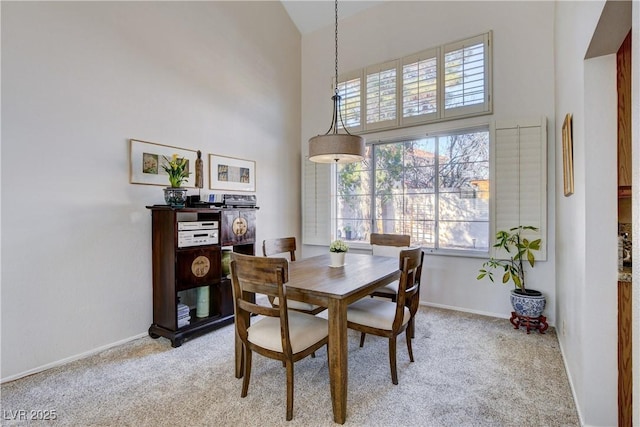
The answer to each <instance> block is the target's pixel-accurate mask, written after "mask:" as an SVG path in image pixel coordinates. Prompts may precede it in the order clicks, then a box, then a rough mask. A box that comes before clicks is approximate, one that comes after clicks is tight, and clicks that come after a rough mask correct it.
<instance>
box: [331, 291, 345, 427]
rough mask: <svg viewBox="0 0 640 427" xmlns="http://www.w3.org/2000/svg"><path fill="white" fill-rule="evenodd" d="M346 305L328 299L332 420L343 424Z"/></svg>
mask: <svg viewBox="0 0 640 427" xmlns="http://www.w3.org/2000/svg"><path fill="white" fill-rule="evenodd" d="M347 353H348V343H347V305H346V304H344V303H343V302H342V301H340V300H330V301H329V379H330V383H331V402H332V405H333V420H334V421H335V422H336V423H339V424H344V421H345V419H346V416H347V383H348V381H347Z"/></svg>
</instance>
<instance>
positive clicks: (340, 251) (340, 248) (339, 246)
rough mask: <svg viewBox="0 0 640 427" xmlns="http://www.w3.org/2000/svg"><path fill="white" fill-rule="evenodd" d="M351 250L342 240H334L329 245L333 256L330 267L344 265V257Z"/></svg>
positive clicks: (330, 253)
mask: <svg viewBox="0 0 640 427" xmlns="http://www.w3.org/2000/svg"><path fill="white" fill-rule="evenodd" d="M348 250H349V245H347V244H346V243H345V242H343V241H342V240H339V239H338V240H334V241H333V242H331V244H330V245H329V255H330V256H331V264H330V267H342V266H343V265H344V257H345V254H346V253H347V251H348Z"/></svg>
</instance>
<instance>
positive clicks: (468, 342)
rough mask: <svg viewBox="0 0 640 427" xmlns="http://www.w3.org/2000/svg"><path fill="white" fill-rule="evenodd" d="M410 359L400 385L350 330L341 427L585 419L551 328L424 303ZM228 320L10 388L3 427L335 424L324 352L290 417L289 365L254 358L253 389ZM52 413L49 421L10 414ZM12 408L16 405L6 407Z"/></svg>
mask: <svg viewBox="0 0 640 427" xmlns="http://www.w3.org/2000/svg"><path fill="white" fill-rule="evenodd" d="M416 326H417V332H416V338H415V340H414V344H413V351H414V356H415V363H409V358H408V355H407V350H406V342H405V339H404V335H403V337H402V338H400V340H399V342H398V376H399V384H398V385H397V386H394V385H393V384H392V383H391V377H390V373H389V361H388V342H387V340H385V339H382V338H377V337H372V336H367V340H366V343H365V346H364V348H359V347H358V338H359V337H358V335H357V334H356V333H355V332H353V331H350V332H349V386H348V390H349V394H348V410H347V421H346V423H345V424H344V425H345V426H434V427H435V426H456V427H458V426H525V427H526V426H532V427H533V426H536V427H537V426H579V421H578V417H577V413H576V409H575V405H574V402H573V399H572V396H571V392H570V389H569V384H568V380H567V376H566V373H565V371H564V366H563V363H562V358H561V355H560V351H559V346H558V340H557V337H556V335H555V331H554V330H553V329H551V328H550V329H549V330H548V331H547V333H546V334H545V335H541V334H538V333H537V332H535V333H533V332H532V333H531V334H529V335H527V334H526V333H525V332H524V331H522V330H515V329H513V327H512V326H511V325H510V324H509V321H508V320H505V319H496V318H491V317H484V316H478V315H473V314H466V313H459V312H453V311H448V310H442V309H435V308H429V307H421V309H420V312H419V313H418V316H417V325H416ZM233 336H234V331H233V325H230V326H227V327H224V328H222V329H220V330H217V331H215V332H212V333H209V334H206V335H203V336H200V337H198V338H194V339H192V340H189V341H186V342H185V343H184V344H183V345H182V346H181V347H179V348H175V349H174V348H171V345H170V343H169V341H168V340H166V339H164V338H160V339H157V340H153V339H151V338H149V337H145V338H141V339H137V340H135V341H132V342H130V343H127V344H125V345H122V346H119V347H117V348H113V349H110V350H107V351H104V352H102V353H99V354H97V355H94V356H91V357H88V358H85V359H83V360H80V361H76V362H72V363H69V364H67V365H65V366H62V367H58V368H53V369H50V370H48V371H46V372H42V373H39V374H36V375H32V376H30V377H27V378H23V379H20V380H17V381H13V382H10V383H7V384H3V385H2V387H1V389H0V392H1V393H2V414H3V419H2V422H1V424H2V425H38V426H41V425H55V426H330V425H334V423H333V415H332V411H331V401H330V395H329V379H328V369H327V358H326V356H327V354H326V349H323V350H322V351H320V352H318V353H317V357H316V358H315V359H312V358H306V359H304V360H302V361H300V362H298V363H296V365H295V396H294V413H293V416H294V418H293V421H290V422H287V421H285V372H284V368H283V367H282V365H281V364H280V363H279V362H276V361H273V360H269V359H266V358H263V357H261V356H260V355H257V354H255V355H254V362H253V372H252V375H251V384H250V386H249V395H248V396H247V397H246V398H244V399H241V398H240V388H241V383H242V381H241V380H239V379H236V378H235V377H234V358H233ZM19 410H24V411H26V413H27V414H29V412H30V411H32V410H33V411H38V410H41V411H42V410H55V412H56V416H57V419H56V420H55V421H51V422H31V423H27V422H25V421H15V420H11V419H7V418H11V414H15V413H16V412H15V411H19ZM9 411H11V412H9Z"/></svg>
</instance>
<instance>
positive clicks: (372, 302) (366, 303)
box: [347, 298, 411, 331]
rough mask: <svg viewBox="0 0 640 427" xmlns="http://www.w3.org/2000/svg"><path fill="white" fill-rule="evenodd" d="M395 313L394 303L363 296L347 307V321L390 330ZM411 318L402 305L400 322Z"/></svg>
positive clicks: (405, 321)
mask: <svg viewBox="0 0 640 427" xmlns="http://www.w3.org/2000/svg"><path fill="white" fill-rule="evenodd" d="M395 315H396V303H395V302H389V301H385V300H379V299H375V298H363V299H361V300H358V301H356V302H354V303H353V304H351V305H349V307H347V321H349V322H353V323H358V324H359V325H365V326H370V327H372V328H378V329H384V330H386V331H390V330H391V329H392V326H393V319H394V317H395ZM410 318H411V313H410V312H409V309H408V308H407V307H404V316H403V318H402V324H403V325H404V324H405V323H407V322H408V321H409V319H410Z"/></svg>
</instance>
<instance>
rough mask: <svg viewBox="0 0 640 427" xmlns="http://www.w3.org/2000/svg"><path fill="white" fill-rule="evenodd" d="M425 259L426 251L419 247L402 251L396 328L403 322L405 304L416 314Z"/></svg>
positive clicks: (394, 323)
mask: <svg viewBox="0 0 640 427" xmlns="http://www.w3.org/2000/svg"><path fill="white" fill-rule="evenodd" d="M423 261H424V252H422V249H421V248H419V247H416V248H410V249H405V250H403V251H401V252H400V265H401V267H400V282H399V284H398V296H397V299H396V316H395V319H394V321H393V325H394V326H393V327H394V329H395V328H398V327H400V325H401V324H402V319H403V317H404V307H405V306H406V307H408V308H409V310H410V312H411V316H414V315H415V313H416V311H417V309H418V303H419V301H418V299H419V295H420V279H421V276H422V263H423Z"/></svg>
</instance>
